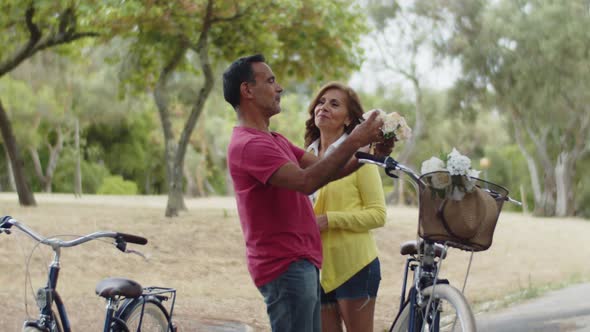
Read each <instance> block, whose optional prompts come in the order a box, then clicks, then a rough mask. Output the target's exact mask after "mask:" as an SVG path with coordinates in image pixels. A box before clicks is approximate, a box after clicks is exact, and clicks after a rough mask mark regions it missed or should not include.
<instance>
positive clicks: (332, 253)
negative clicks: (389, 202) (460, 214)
mask: <svg viewBox="0 0 590 332" xmlns="http://www.w3.org/2000/svg"><path fill="white" fill-rule="evenodd" d="M308 111H309V119H308V120H307V121H306V123H305V126H306V131H305V146H306V147H307V150H308V151H310V152H312V153H314V154H316V155H317V156H318V157H320V158H322V157H324V156H325V155H327V154H329V153H330V151H331V150H332V149H335V148H336V147H337V146H338V144H340V143H341V142H342V141H343V140H344V139H345V138H346V136H347V135H348V134H349V133H350V132H351V131H352V129H353V128H354V127H355V126H356V125H358V124H359V123H360V119H361V118H362V114H363V108H362V106H361V103H360V100H359V97H358V95H357V94H356V93H355V92H354V90H352V89H351V88H350V87H348V86H346V85H343V84H341V83H337V82H332V83H329V84H327V85H325V86H324V87H322V88H321V89H320V91H319V93H318V94H317V96H316V97H315V98H314V99H313V101H312V103H311V104H310V106H309V109H308ZM389 144H393V140H392V141H391V142H389ZM312 200H314V212H315V214H316V217H317V222H318V226H319V228H320V231H321V237H322V249H323V255H324V261H323V264H322V271H321V274H320V282H321V286H322V293H321V303H322V310H321V319H322V331H324V332H330V331H342V324H343V323H344V325H345V326H346V331H347V332H359V331H369V332H372V331H373V316H374V312H375V298H376V296H377V290H378V288H379V282H380V280H381V271H380V266H379V259H378V258H377V246H376V244H375V240H374V239H373V236H372V234H371V230H372V229H374V228H377V227H382V226H383V225H384V224H385V199H384V195H383V187H382V183H381V178H380V176H379V171H378V168H377V166H375V165H364V166H362V167H361V168H359V169H358V170H357V171H356V172H354V173H352V174H351V175H349V176H347V177H345V178H343V179H340V180H338V181H335V182H331V183H329V184H328V185H326V186H324V187H323V188H321V189H320V190H319V191H318V192H316V193H315V194H314V195H312Z"/></svg>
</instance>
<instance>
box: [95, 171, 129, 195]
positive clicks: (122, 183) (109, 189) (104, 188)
mask: <svg viewBox="0 0 590 332" xmlns="http://www.w3.org/2000/svg"><path fill="white" fill-rule="evenodd" d="M97 194H99V195H136V194H137V184H136V183H135V182H132V181H127V180H124V179H123V177H122V176H120V175H114V176H107V177H106V178H104V180H103V182H102V184H101V185H100V188H98V191H97Z"/></svg>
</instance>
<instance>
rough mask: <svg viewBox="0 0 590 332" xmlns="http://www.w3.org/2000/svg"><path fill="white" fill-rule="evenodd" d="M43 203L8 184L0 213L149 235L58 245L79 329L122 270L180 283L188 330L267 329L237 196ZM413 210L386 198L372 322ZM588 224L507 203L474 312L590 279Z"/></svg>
mask: <svg viewBox="0 0 590 332" xmlns="http://www.w3.org/2000/svg"><path fill="white" fill-rule="evenodd" d="M36 198H37V201H38V203H39V206H38V207H36V208H23V207H19V206H18V203H17V199H16V197H15V196H14V195H13V194H0V214H10V215H12V216H13V217H15V218H16V219H19V220H21V221H22V222H24V223H25V224H27V225H28V226H30V227H31V228H32V229H34V230H36V231H37V232H39V233H40V234H43V235H55V234H86V233H90V232H93V231H96V230H115V231H120V232H126V233H132V234H138V235H142V236H145V237H147V238H148V239H149V240H150V242H149V243H148V245H147V246H145V247H138V246H134V247H133V248H134V249H138V250H140V251H142V252H143V253H144V254H146V256H147V257H148V259H147V260H144V259H142V258H141V257H139V256H136V255H124V254H122V253H120V252H119V251H118V250H116V249H115V248H114V247H113V246H110V245H107V244H105V243H104V242H97V241H94V242H90V243H88V244H85V245H83V246H81V247H76V248H66V249H64V250H63V252H62V261H61V263H62V265H61V266H62V271H61V274H60V282H59V285H58V290H59V291H60V294H61V295H62V298H63V299H64V301H65V303H66V306H67V308H68V309H69V310H70V320H71V322H72V326H73V329H74V330H75V331H78V330H81V327H82V326H83V327H84V329H85V330H88V331H91V330H94V331H99V330H100V329H101V328H102V326H101V325H100V322H101V321H102V319H103V314H104V302H103V301H102V300H101V299H100V298H98V297H97V296H96V295H95V294H94V287H95V285H96V283H98V281H100V280H101V279H102V278H105V277H108V276H124V277H129V278H131V279H134V280H137V281H139V282H140V283H141V284H142V285H144V286H150V285H153V286H169V287H174V288H176V289H177V290H178V298H177V304H176V307H175V315H177V318H178V322H179V326H180V330H181V331H195V330H198V329H197V328H195V326H197V325H194V323H195V322H197V321H203V320H226V321H235V322H243V323H245V324H248V325H250V326H252V327H253V329H254V330H255V331H268V330H269V329H268V322H267V316H266V312H265V307H264V303H263V300H262V297H261V295H260V294H259V292H258V290H257V289H256V288H255V287H254V285H253V283H252V281H251V279H250V276H249V274H248V271H247V268H246V264H245V252H244V243H243V237H242V233H241V230H240V225H239V220H238V218H237V213H236V210H235V203H234V201H233V199H232V198H211V199H188V200H187V202H186V203H187V206H188V208H189V211H187V212H186V213H183V214H181V216H179V217H178V218H174V219H167V218H165V217H164V216H163V215H164V207H165V205H166V198H165V197H156V196H149V197H145V196H144V197H123V196H119V197H117V196H84V197H82V199H75V198H74V197H73V196H71V195H58V194H53V195H41V194H37V195H36ZM417 216H418V213H417V210H416V209H413V208H403V207H402V208H398V207H390V208H389V209H388V222H387V224H386V226H385V227H383V228H380V229H377V230H375V231H374V236H375V239H376V241H377V244H378V248H379V251H380V259H381V268H382V281H381V286H380V289H379V296H378V299H377V308H376V314H375V319H376V322H375V330H377V331H380V330H383V329H386V328H388V327H389V325H390V324H391V320H393V318H394V316H395V314H396V312H397V309H398V304H399V295H400V294H399V291H400V287H401V282H402V281H401V277H402V273H403V271H402V269H403V265H404V258H403V257H401V256H400V255H399V245H400V243H402V242H403V241H406V240H410V239H415V238H416V220H417ZM19 233H20V232H17V231H15V232H13V234H11V235H10V236H6V235H5V234H2V235H0V252H1V253H2V255H0V266H1V267H2V268H0V301H1V302H2V303H4V304H5V305H6V309H5V310H4V315H0V330H2V331H20V327H21V325H22V320H23V318H25V317H26V316H27V314H26V311H25V309H26V308H25V305H24V303H25V300H24V299H25V298H24V292H25V283H24V281H25V277H24V276H25V267H24V262H25V259H26V257H27V255H29V253H30V252H31V249H32V248H33V246H34V243H33V241H32V240H31V239H29V238H27V237H25V236H24V235H23V234H19ZM589 235H590V223H589V222H586V221H585V220H581V219H576V218H566V219H557V218H555V219H542V218H532V217H530V216H526V215H522V214H519V213H507V212H503V213H502V214H501V215H500V221H499V223H498V226H497V228H496V232H495V236H494V243H493V245H492V247H491V248H490V249H489V250H487V251H484V252H480V253H476V254H475V256H474V260H473V263H472V267H471V273H470V276H469V279H468V283H467V288H466V292H465V294H466V296H467V298H468V299H469V301H470V302H471V303H474V304H475V308H476V312H477V313H480V312H482V311H486V310H495V309H497V308H501V307H504V306H507V305H509V304H511V303H514V302H515V301H522V300H524V299H526V298H529V297H533V296H538V295H539V294H542V293H544V292H546V291H547V290H550V289H555V288H559V287H563V286H564V285H567V284H571V283H575V282H581V281H587V280H589V276H590V265H588V264H581V263H580V262H584V261H586V260H587V257H590V247H589V246H586V245H584V243H586V241H587V238H588V236H589ZM51 258H52V256H51V253H50V252H49V251H48V250H47V248H39V249H37V250H36V251H35V252H34V254H33V255H32V256H31V264H30V275H31V281H32V285H33V287H32V288H31V287H29V286H27V288H26V289H28V292H27V298H28V311H29V314H31V315H33V314H35V309H36V306H35V304H34V301H33V300H32V297H31V294H32V293H34V290H35V289H36V288H38V287H40V286H42V285H43V282H44V280H45V279H44V278H45V272H46V267H47V264H48V263H49V262H50V261H51ZM468 258H469V257H468V254H467V253H465V252H462V251H459V250H455V249H453V250H451V252H450V253H449V257H448V258H447V260H445V263H444V266H443V271H442V272H441V274H442V276H443V277H444V278H447V279H449V280H450V282H451V283H452V284H454V285H456V286H457V287H459V288H460V286H461V285H462V282H463V279H464V274H465V271H466V269H467V263H468Z"/></svg>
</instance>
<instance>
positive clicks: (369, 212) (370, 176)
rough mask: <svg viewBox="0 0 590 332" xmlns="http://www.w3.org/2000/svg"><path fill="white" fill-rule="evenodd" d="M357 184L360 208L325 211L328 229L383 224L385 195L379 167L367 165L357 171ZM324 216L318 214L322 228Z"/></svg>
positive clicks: (357, 228) (363, 228)
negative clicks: (355, 209)
mask: <svg viewBox="0 0 590 332" xmlns="http://www.w3.org/2000/svg"><path fill="white" fill-rule="evenodd" d="M357 186H358V190H359V194H360V195H359V196H360V199H361V200H362V202H361V206H362V208H361V209H360V210H357V211H350V210H349V211H330V210H328V211H327V213H326V215H325V216H326V218H327V219H326V221H327V227H328V228H329V229H346V230H349V231H353V232H366V231H367V230H370V229H373V228H378V227H382V226H383V225H385V219H386V209H385V196H384V193H383V186H382V182H381V177H380V176H379V169H378V168H377V166H374V165H367V166H365V167H362V168H361V169H359V170H358V171H357ZM323 218H324V217H322V216H318V226H319V227H320V229H321V228H322V223H324V221H323V220H322V219H323Z"/></svg>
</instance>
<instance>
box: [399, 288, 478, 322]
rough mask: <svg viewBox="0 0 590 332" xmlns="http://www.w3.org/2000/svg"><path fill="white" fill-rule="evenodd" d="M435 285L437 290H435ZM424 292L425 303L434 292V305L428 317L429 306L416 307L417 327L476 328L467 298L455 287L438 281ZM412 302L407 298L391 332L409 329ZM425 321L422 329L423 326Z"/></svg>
mask: <svg viewBox="0 0 590 332" xmlns="http://www.w3.org/2000/svg"><path fill="white" fill-rule="evenodd" d="M433 289H434V294H433ZM422 294H424V296H425V297H424V307H426V305H427V303H428V300H429V298H430V297H431V296H432V304H431V309H430V310H429V313H428V317H426V319H425V315H426V308H417V310H415V321H416V325H417V327H416V328H415V331H414V332H417V331H430V332H438V331H453V332H455V331H463V332H474V331H475V318H474V316H473V313H472V312H471V308H470V307H469V304H468V303H467V300H466V299H465V297H464V296H463V294H461V292H459V290H457V289H456V288H455V287H453V286H451V285H447V284H438V285H436V287H434V288H433V287H432V286H430V287H427V288H426V289H424V291H423V292H422ZM409 324H410V304H409V302H407V303H406V304H405V305H404V308H403V310H402V311H401V313H400V314H399V315H398V317H397V318H396V320H395V322H394V323H393V326H392V327H391V329H390V331H391V332H409V331H408V329H409ZM422 324H424V326H423V327H422V329H420V326H421V325H422Z"/></svg>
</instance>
